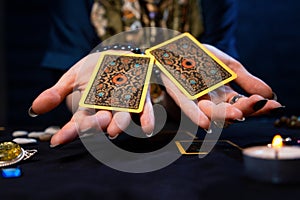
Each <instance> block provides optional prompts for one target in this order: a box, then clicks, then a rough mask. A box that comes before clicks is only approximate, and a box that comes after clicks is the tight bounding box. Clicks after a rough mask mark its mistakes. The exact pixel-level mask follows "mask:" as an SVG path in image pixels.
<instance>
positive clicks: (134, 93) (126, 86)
mask: <svg viewBox="0 0 300 200" xmlns="http://www.w3.org/2000/svg"><path fill="white" fill-rule="evenodd" d="M153 62H154V58H153V57H152V56H146V55H137V54H124V53H123V54H118V53H102V55H101V56H100V58H99V61H98V63H97V65H96V67H95V69H94V71H93V74H92V76H91V78H90V81H89V83H88V85H87V88H86V89H85V91H84V94H83V96H82V98H81V100H80V103H79V105H80V106H82V107H88V108H94V109H104V110H116V111H125V112H133V113H139V112H141V111H142V110H143V107H144V103H145V98H146V94H147V90H148V85H149V80H150V76H151V72H152V67H153Z"/></svg>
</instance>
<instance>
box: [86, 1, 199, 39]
mask: <svg viewBox="0 0 300 200" xmlns="http://www.w3.org/2000/svg"><path fill="white" fill-rule="evenodd" d="M91 21H92V24H93V25H94V27H95V29H96V32H97V34H98V36H99V37H100V39H101V40H102V41H103V40H105V39H107V38H109V37H110V36H113V35H115V34H117V33H120V32H122V31H128V30H135V29H137V28H141V27H161V28H168V29H172V30H176V31H179V32H190V33H191V34H192V35H194V36H195V37H197V36H199V35H200V34H201V33H202V32H203V23H202V14H201V8H200V2H199V1H197V0H95V2H94V5H93V7H92V12H91Z"/></svg>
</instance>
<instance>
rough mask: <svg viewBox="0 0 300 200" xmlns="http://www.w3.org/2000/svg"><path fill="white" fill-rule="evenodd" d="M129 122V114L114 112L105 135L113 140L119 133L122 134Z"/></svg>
mask: <svg viewBox="0 0 300 200" xmlns="http://www.w3.org/2000/svg"><path fill="white" fill-rule="evenodd" d="M130 121H131V116H130V113H128V112H116V113H114V114H113V117H112V120H111V122H110V124H109V125H108V127H107V134H108V135H109V136H110V137H111V138H115V137H116V136H117V135H119V134H120V133H121V132H123V131H124V130H125V129H126V128H127V127H128V125H129V123H130Z"/></svg>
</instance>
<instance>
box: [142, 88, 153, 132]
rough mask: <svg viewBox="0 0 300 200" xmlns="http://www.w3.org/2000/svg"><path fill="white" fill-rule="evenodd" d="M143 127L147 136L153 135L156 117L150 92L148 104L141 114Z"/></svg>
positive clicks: (147, 99)
mask: <svg viewBox="0 0 300 200" xmlns="http://www.w3.org/2000/svg"><path fill="white" fill-rule="evenodd" d="M140 120H141V126H142V130H143V132H144V133H146V134H147V135H149V136H150V135H152V133H153V131H154V123H155V117H154V111H153V106H152V103H151V98H150V93H149V92H148V94H147V97H146V102H145V105H144V110H143V112H142V113H141V117H140Z"/></svg>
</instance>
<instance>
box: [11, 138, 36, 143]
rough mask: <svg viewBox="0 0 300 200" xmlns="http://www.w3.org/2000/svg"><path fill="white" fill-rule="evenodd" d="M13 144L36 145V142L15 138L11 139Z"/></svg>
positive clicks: (32, 139)
mask: <svg viewBox="0 0 300 200" xmlns="http://www.w3.org/2000/svg"><path fill="white" fill-rule="evenodd" d="M13 142H15V143H17V144H32V143H37V140H36V139H34V138H15V139H13Z"/></svg>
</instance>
